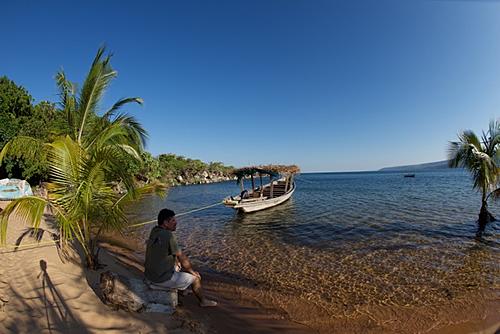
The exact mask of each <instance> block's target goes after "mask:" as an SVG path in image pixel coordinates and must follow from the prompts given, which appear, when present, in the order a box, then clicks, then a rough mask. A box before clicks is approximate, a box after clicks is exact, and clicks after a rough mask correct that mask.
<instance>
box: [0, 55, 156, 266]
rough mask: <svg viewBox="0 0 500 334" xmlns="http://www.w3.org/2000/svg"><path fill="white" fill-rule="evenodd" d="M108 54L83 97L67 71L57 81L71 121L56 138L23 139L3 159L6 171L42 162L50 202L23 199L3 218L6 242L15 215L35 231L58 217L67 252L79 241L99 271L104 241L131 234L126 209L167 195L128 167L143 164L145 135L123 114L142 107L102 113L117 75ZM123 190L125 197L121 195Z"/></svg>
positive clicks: (0, 231) (93, 70)
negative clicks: (8, 164)
mask: <svg viewBox="0 0 500 334" xmlns="http://www.w3.org/2000/svg"><path fill="white" fill-rule="evenodd" d="M104 53H105V49H104V48H100V49H99V50H98V52H97V54H96V56H95V58H94V61H93V62H92V65H91V67H90V70H89V72H88V74H87V77H86V78H85V80H84V82H83V84H82V86H81V89H77V85H76V84H74V83H72V82H70V81H69V80H68V79H67V77H66V74H65V73H64V72H63V71H60V72H59V73H57V75H56V81H57V85H58V88H59V92H60V99H61V100H60V106H59V108H60V110H59V113H60V115H62V116H63V118H64V122H63V123H61V124H59V125H60V126H59V127H58V133H57V134H56V132H54V133H53V135H51V136H46V137H43V136H42V138H41V137H40V136H36V135H34V133H33V132H30V131H28V132H27V133H24V134H19V135H16V136H14V137H13V138H11V139H10V140H9V141H8V142H7V143H6V144H5V145H4V146H3V148H2V151H1V153H0V163H1V162H2V161H4V160H5V158H6V157H12V156H14V157H20V158H23V159H36V158H37V157H38V158H39V157H43V160H44V161H47V166H48V182H47V196H46V198H42V197H36V196H28V197H23V198H19V199H16V200H14V201H12V202H11V203H10V204H9V205H7V207H6V208H5V209H4V211H3V212H2V214H1V215H0V237H1V239H2V242H5V237H6V229H7V224H8V218H9V216H11V215H13V214H15V215H17V216H19V217H20V218H22V219H24V220H25V221H27V222H28V223H29V224H30V225H32V227H34V228H35V229H36V228H38V227H39V226H40V222H41V219H42V216H43V214H44V212H45V210H49V212H51V213H52V214H53V216H54V217H55V224H56V227H57V229H58V231H59V237H60V243H61V245H63V246H64V247H66V246H68V245H70V244H71V242H73V241H76V242H77V243H76V244H77V245H79V246H80V248H81V249H82V251H83V254H84V256H85V260H86V265H87V266H88V267H89V268H92V269H95V268H97V266H98V253H99V250H98V247H97V241H98V239H99V236H100V235H101V233H103V232H105V231H109V230H112V231H121V230H122V229H123V228H124V227H126V226H127V217H126V215H125V213H124V206H125V205H126V203H127V202H129V201H131V200H137V199H138V198H140V197H141V196H142V195H144V194H146V193H150V192H157V193H161V192H162V191H163V190H164V188H163V186H162V185H161V184H159V183H150V184H148V185H146V186H142V187H139V186H138V185H137V183H136V182H135V175H134V173H131V172H130V170H129V169H128V168H127V166H128V165H126V164H123V161H133V162H137V163H138V164H140V162H141V155H142V153H143V149H144V142H145V139H146V131H145V130H144V129H143V128H142V126H141V124H140V123H139V122H137V121H136V120H135V118H133V117H132V116H130V115H128V114H127V113H124V112H122V111H121V108H122V107H123V106H125V105H127V104H142V100H141V99H140V98H138V97H132V98H123V99H120V100H119V101H117V102H116V103H115V104H114V105H112V106H111V108H109V109H108V110H107V111H106V112H104V113H102V114H100V113H99V108H100V107H101V104H102V97H103V95H104V93H105V91H106V90H107V88H108V87H109V84H110V83H111V81H112V80H113V79H115V78H116V75H117V72H116V71H115V70H113V69H112V67H111V64H110V60H111V56H110V55H105V54H104ZM44 107H47V106H44ZM40 108H42V107H40ZM35 130H36V129H33V131H35ZM47 139H49V140H47ZM116 184H120V185H121V188H123V190H122V191H120V192H117V191H115V185H116Z"/></svg>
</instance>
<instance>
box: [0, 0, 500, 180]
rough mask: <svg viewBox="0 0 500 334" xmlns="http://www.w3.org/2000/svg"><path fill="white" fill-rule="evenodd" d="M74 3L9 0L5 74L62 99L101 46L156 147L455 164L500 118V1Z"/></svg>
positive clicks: (298, 158) (344, 167)
mask: <svg viewBox="0 0 500 334" xmlns="http://www.w3.org/2000/svg"><path fill="white" fill-rule="evenodd" d="M63 4H64V3H63V2H58V1H52V2H50V3H13V2H9V3H6V4H4V13H7V14H8V15H5V18H4V21H3V22H4V25H5V27H9V31H8V33H6V34H4V40H3V46H4V48H5V49H4V52H1V53H0V75H6V76H7V77H9V78H10V79H11V80H13V81H14V82H16V83H17V84H19V85H22V86H23V87H25V88H26V89H27V90H28V91H29V93H30V94H31V95H32V96H33V97H34V98H35V101H36V102H39V101H41V100H49V101H53V102H56V101H57V100H58V97H57V90H56V86H55V82H54V75H55V73H56V72H57V71H58V70H59V69H60V68H61V67H63V68H64V69H65V71H66V72H67V74H68V77H69V78H70V80H72V81H76V82H78V83H81V81H82V79H83V77H84V76H85V73H86V71H87V70H88V68H89V66H90V63H91V61H92V59H93V57H94V55H95V52H96V51H97V48H98V47H99V46H100V45H102V44H105V45H106V46H107V47H108V51H110V52H112V53H113V54H114V57H113V60H112V65H113V67H114V68H115V69H116V70H118V72H119V76H118V79H117V80H116V81H115V82H114V83H113V84H112V86H111V89H110V91H109V94H108V95H107V96H106V98H105V102H106V103H105V105H104V107H105V106H108V105H110V104H111V103H112V102H113V101H115V100H116V99H118V98H120V97H125V96H140V97H142V98H143V99H144V101H145V104H144V106H142V107H133V108H128V109H127V111H129V112H130V113H132V114H133V115H134V116H136V117H137V118H138V119H139V120H140V121H141V122H142V124H143V125H144V127H145V128H146V129H147V130H148V132H149V135H150V138H149V141H148V145H147V149H148V150H149V151H150V152H152V153H153V154H154V155H157V154H160V153H175V154H179V155H184V156H187V157H190V158H195V159H201V160H203V161H222V162H224V163H225V164H228V165H234V166H242V165H253V164H265V163H281V164H293V163H294V164H298V165H299V166H301V168H302V170H303V171H304V172H322V171H329V172H342V171H374V170H378V169H380V168H383V167H391V166H400V165H411V164H419V163H427V162H434V161H439V160H444V159H445V158H446V147H447V143H448V142H449V141H450V140H455V139H456V135H457V133H458V132H459V131H460V130H464V129H472V130H474V131H476V132H479V133H480V131H481V130H485V129H486V128H487V126H488V122H489V121H490V119H494V118H497V117H498V115H499V112H498V111H499V110H500V65H499V61H498V60H499V59H500V43H498V42H497V40H498V36H499V35H500V3H498V2H489V1H482V2H474V1H412V2H404V3H402V2H399V1H378V2H376V3H374V2H371V1H336V2H332V1H318V2H315V3H314V4H311V3H310V2H307V1H295V2H293V3H290V2H285V1H278V0H276V1H252V2H247V1H241V2H230V1H216V2H210V3H206V2H201V1H200V2H198V1H192V2H188V3H182V4H179V3H174V2H166V3H163V2H162V3H156V4H154V3H141V5H140V7H137V6H135V5H131V4H124V3H121V2H118V1H111V2H106V3H100V2H86V3H85V4H72V6H71V8H69V7H67V6H65V5H63ZM97 6H98V9H99V10H98V11H97V10H96V7H97ZM90 18H91V19H90Z"/></svg>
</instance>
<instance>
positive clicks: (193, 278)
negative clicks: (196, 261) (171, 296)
mask: <svg viewBox="0 0 500 334" xmlns="http://www.w3.org/2000/svg"><path fill="white" fill-rule="evenodd" d="M176 228H177V220H176V219H175V213H174V211H172V210H169V209H162V210H160V212H159V213H158V226H155V227H154V228H153V229H152V230H151V233H150V235H149V239H148V241H147V247H146V262H145V265H144V267H145V270H144V276H146V279H147V280H148V281H149V282H148V283H150V285H151V287H152V288H167V289H178V290H186V289H187V288H188V287H189V286H192V288H193V293H194V294H195V296H196V297H197V298H198V300H199V301H200V306H202V307H207V306H216V305H217V302H215V301H213V300H208V299H206V298H205V297H204V296H203V292H202V288H201V276H200V274H199V273H198V272H197V271H194V270H193V267H192V266H191V262H190V261H189V259H188V257H187V256H186V255H184V253H182V251H181V250H180V248H179V246H178V245H177V240H176V238H175V236H174V234H173V233H172V232H174V231H175V230H176Z"/></svg>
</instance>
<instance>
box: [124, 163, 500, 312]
mask: <svg viewBox="0 0 500 334" xmlns="http://www.w3.org/2000/svg"><path fill="white" fill-rule="evenodd" d="M296 183H297V190H296V192H295V194H294V196H293V198H292V199H291V200H290V201H288V202H287V203H285V204H282V205H280V206H278V207H276V208H272V209H269V210H266V211H261V212H257V213H253V214H246V215H243V214H238V213H236V212H235V211H233V210H232V209H229V208H226V207H224V206H217V207H213V208H210V209H207V210H204V211H200V212H196V213H194V214H190V215H186V216H182V217H179V219H178V221H179V225H178V230H177V235H178V239H179V242H180V244H181V245H182V246H183V247H184V248H185V249H186V250H188V251H189V254H190V256H191V257H193V258H195V259H196V260H198V261H200V262H201V263H203V264H204V265H205V267H206V268H210V270H212V271H213V272H215V273H222V274H225V275H232V276H234V277H237V278H241V279H245V280H248V281H251V282H254V284H255V285H256V286H260V287H261V288H262V289H264V290H266V289H267V290H268V291H274V292H277V293H282V294H283V295H287V296H294V298H295V297H298V298H302V299H304V300H308V301H309V302H310V303H312V304H314V305H313V306H314V307H316V308H317V309H318V310H321V312H319V313H323V314H325V315H327V316H329V317H332V316H334V317H335V316H355V315H356V314H361V313H363V312H364V311H363V310H364V309H365V308H369V307H372V306H374V305H378V306H399V307H422V306H426V307H428V306H433V305H439V304H442V303H443V302H449V301H453V300H460V298H462V297H463V298H465V297H466V296H467V293H468V292H471V291H479V290H482V289H484V288H487V289H492V290H493V291H498V290H499V287H500V285H499V278H500V275H499V273H500V267H499V260H500V243H499V236H500V233H499V226H500V224H498V223H492V224H490V225H489V226H488V227H487V229H486V231H485V232H484V233H482V234H481V235H478V234H477V225H476V224H475V220H476V219H477V213H478V211H479V207H480V195H479V194H478V193H476V192H475V191H473V190H472V189H471V180H470V178H469V176H468V174H466V173H465V172H463V171H461V170H446V171H433V172H421V173H417V175H416V177H415V178H404V177H403V174H401V173H324V174H302V175H300V176H298V177H297V180H296ZM238 192H239V188H238V186H237V185H236V184H235V183H234V182H226V183H219V184H212V185H194V186H186V187H177V188H173V189H171V190H170V192H169V195H168V197H167V198H166V199H164V200H160V199H157V198H149V199H146V200H144V201H143V202H141V203H140V204H138V206H137V207H135V208H132V209H131V216H132V219H133V221H134V222H135V221H137V222H139V221H144V220H150V219H152V218H154V217H155V216H156V213H157V212H158V210H159V209H160V208H162V207H168V208H171V209H173V210H175V211H176V212H177V213H181V212H185V211H188V210H190V209H194V208H198V207H202V206H205V205H209V204H212V203H215V202H217V201H220V200H222V199H223V198H224V197H225V196H227V195H229V194H237V193H238ZM490 209H491V211H492V212H493V213H494V214H495V215H496V216H500V206H499V205H498V204H492V205H491V207H490ZM151 227H152V226H147V227H145V228H144V229H142V230H140V231H138V232H137V237H138V238H145V237H146V235H147V234H148V233H149V230H150V228H151ZM276 303H278V304H279V306H280V307H283V308H284V309H286V305H287V301H286V300H283V301H279V300H278V301H276ZM428 309H429V310H430V309H431V308H429V307H428ZM317 313H318V312H317ZM297 316H298V317H300V315H297ZM304 317H307V316H306V315H304ZM299 320H300V319H299ZM302 320H303V319H302Z"/></svg>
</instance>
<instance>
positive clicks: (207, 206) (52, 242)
mask: <svg viewBox="0 0 500 334" xmlns="http://www.w3.org/2000/svg"><path fill="white" fill-rule="evenodd" d="M221 204H223V203H222V202H217V203H214V204H210V205H206V206H202V207H201V208H196V209H192V210H189V211H186V212H181V213H179V214H176V215H175V216H176V217H180V216H185V215H188V214H191V213H195V212H198V211H202V210H206V209H210V208H213V207H215V206H218V205H221ZM157 221H158V220H157V219H152V220H148V221H146V222H142V223H138V224H132V225H128V226H127V227H126V228H132V227H139V226H144V225H148V224H152V223H156V222H157ZM56 243H57V241H55V240H50V241H41V242H33V243H29V244H20V245H9V246H5V247H2V248H4V249H9V248H14V249H13V250H8V251H2V252H0V254H6V253H14V252H17V251H18V249H19V248H27V249H22V250H28V249H32V248H35V247H39V246H44V247H47V246H55V245H56ZM30 247H31V248H30Z"/></svg>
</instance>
